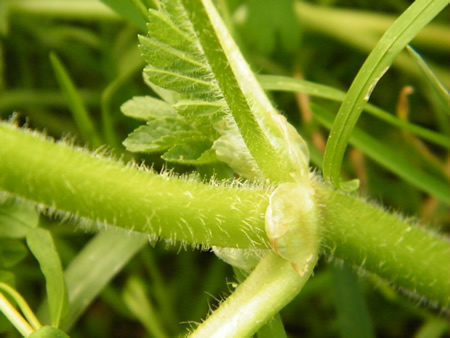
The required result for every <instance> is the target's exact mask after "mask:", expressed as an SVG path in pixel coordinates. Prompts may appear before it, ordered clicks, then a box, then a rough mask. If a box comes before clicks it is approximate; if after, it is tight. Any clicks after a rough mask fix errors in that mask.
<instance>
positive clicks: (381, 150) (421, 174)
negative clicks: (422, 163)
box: [311, 104, 450, 205]
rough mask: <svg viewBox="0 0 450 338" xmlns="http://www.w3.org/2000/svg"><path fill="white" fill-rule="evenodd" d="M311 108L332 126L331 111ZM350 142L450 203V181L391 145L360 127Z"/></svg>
mask: <svg viewBox="0 0 450 338" xmlns="http://www.w3.org/2000/svg"><path fill="white" fill-rule="evenodd" d="M311 109H312V111H313V114H314V117H315V118H316V119H317V121H319V123H320V124H322V125H324V126H325V127H327V128H331V125H332V123H333V122H332V121H333V115H332V114H331V113H329V112H328V111H326V110H324V109H323V108H321V107H319V106H317V105H315V104H312V105H311ZM350 143H351V144H353V145H354V146H356V147H357V148H358V149H360V150H361V151H362V152H364V153H365V154H366V155H367V156H369V157H370V158H371V159H373V160H374V161H375V162H377V163H378V164H380V165H381V166H383V167H385V168H386V169H388V170H390V171H392V172H393V173H395V174H396V175H398V176H399V177H401V178H403V179H404V180H405V181H407V182H409V183H410V184H412V185H414V186H415V187H417V188H419V189H421V190H422V191H425V192H427V193H429V194H430V195H433V196H435V197H436V198H438V199H439V200H440V201H442V202H444V203H446V204H447V205H450V195H449V193H448V182H446V181H443V180H441V179H439V178H435V177H434V176H433V175H430V174H428V173H427V172H425V171H422V170H420V169H418V168H417V167H416V166H415V165H414V164H412V163H409V162H408V161H407V160H406V159H405V158H404V157H403V156H402V155H401V154H399V153H398V152H396V151H395V150H393V149H392V147H391V146H390V145H388V144H384V143H382V142H380V141H378V140H377V139H376V138H374V137H372V136H370V135H368V134H366V133H365V132H364V131H362V130H360V129H358V128H355V129H354V131H353V133H352V135H351V137H350Z"/></svg>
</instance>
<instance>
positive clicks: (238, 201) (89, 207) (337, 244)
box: [0, 123, 450, 307]
mask: <svg viewBox="0 0 450 338" xmlns="http://www.w3.org/2000/svg"><path fill="white" fill-rule="evenodd" d="M0 159H1V161H0V189H1V190H4V191H8V192H10V193H12V194H15V195H18V196H21V197H23V198H27V199H30V200H33V201H35V202H37V203H43V204H44V205H46V206H52V207H54V208H56V209H57V210H62V211H65V212H70V213H72V214H75V215H77V216H83V217H86V218H89V219H92V220H97V221H102V222H105V223H108V224H113V225H117V226H121V227H124V228H126V229H129V230H133V231H138V232H146V233H148V234H150V235H151V236H161V237H162V238H165V239H171V240H179V241H184V242H188V243H193V244H205V245H216V246H220V247H240V248H251V247H264V248H268V247H269V245H268V240H267V237H266V235H265V232H264V227H265V223H264V214H265V211H266V208H267V206H268V199H267V194H268V193H269V192H267V191H266V190H262V189H256V188H255V189H253V190H252V189H236V188H231V187H220V186H211V185H206V184H202V183H196V182H187V181H183V180H180V179H176V178H169V177H167V176H158V175H155V174H152V173H150V172H144V171H140V170H137V169H134V168H130V167H126V166H124V165H122V164H119V163H116V162H114V161H112V160H108V159H104V158H99V157H98V156H97V157H95V156H93V155H90V154H88V153H86V152H82V151H77V150H74V149H71V148H70V147H68V146H66V145H63V144H54V143H52V142H49V141H48V140H45V139H43V138H42V137H37V136H36V135H32V134H31V133H29V132H26V131H24V130H19V129H17V128H15V127H12V126H11V125H8V124H5V123H3V124H0ZM313 187H314V189H315V191H316V199H317V201H318V205H319V207H320V209H321V210H320V212H321V217H322V228H323V235H324V240H323V244H322V246H323V247H324V248H325V252H326V254H327V255H329V256H332V257H335V258H341V259H344V260H346V261H348V262H349V263H350V264H353V265H354V266H356V267H358V268H361V269H365V270H367V271H370V272H373V273H376V274H378V275H379V276H380V277H382V278H384V279H385V280H387V281H389V282H392V283H395V284H396V285H397V286H399V287H400V288H402V289H404V290H406V291H408V292H409V293H413V294H416V295H418V296H422V298H421V300H425V299H428V300H429V301H430V302H431V303H432V304H439V305H441V306H444V307H446V306H448V304H449V295H450V290H449V288H450V285H449V284H448V282H447V281H448V276H449V273H450V272H449V269H450V267H449V265H448V262H447V259H448V257H449V256H450V244H449V240H448V238H444V237H442V236H439V235H438V234H436V233H432V232H430V231H428V230H426V229H425V228H423V227H420V226H418V225H416V224H411V222H408V221H406V220H405V219H402V218H401V217H399V216H397V215H393V214H390V213H388V212H387V211H385V210H383V209H382V208H379V207H376V206H373V205H371V204H369V203H368V202H366V201H363V200H361V199H358V198H356V197H354V196H350V195H346V194H344V193H342V192H338V191H335V190H333V189H332V188H330V187H329V186H328V185H327V184H324V183H322V182H313ZM188 225H189V226H188Z"/></svg>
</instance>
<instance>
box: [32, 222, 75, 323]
mask: <svg viewBox="0 0 450 338" xmlns="http://www.w3.org/2000/svg"><path fill="white" fill-rule="evenodd" d="M27 244H28V247H29V248H30V250H31V252H32V253H33V255H34V257H36V259H37V260H38V262H39V265H40V267H41V271H42V273H43V274H44V276H45V281H46V289H47V298H48V302H49V309H50V317H51V321H52V326H54V327H58V326H59V323H60V320H61V318H62V317H63V316H64V314H65V312H66V310H67V302H68V299H67V291H66V284H65V281H64V274H63V270H62V266H61V261H60V259H59V255H58V251H57V250H56V248H55V244H54V242H53V238H52V236H51V234H50V232H49V231H48V230H44V229H40V228H36V229H33V230H32V231H30V232H29V233H28V235H27Z"/></svg>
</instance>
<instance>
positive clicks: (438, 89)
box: [407, 46, 450, 115]
mask: <svg viewBox="0 0 450 338" xmlns="http://www.w3.org/2000/svg"><path fill="white" fill-rule="evenodd" d="M407 48H408V52H409V53H410V54H411V56H412V58H413V60H414V61H415V62H416V63H417V65H418V66H419V68H420V70H421V71H422V74H423V77H424V78H425V80H426V81H427V82H428V84H429V85H430V87H431V89H432V90H433V92H434V94H435V95H436V97H437V98H438V100H439V102H440V104H441V108H442V110H444V111H445V112H446V113H447V114H449V115H450V105H449V95H448V89H447V88H445V86H444V84H443V83H442V82H441V81H439V79H438V78H437V76H436V74H434V72H433V71H432V70H431V68H430V67H429V66H428V65H427V63H426V62H425V60H424V59H423V58H422V57H421V56H420V54H419V53H417V52H416V51H415V50H414V48H412V47H411V46H407Z"/></svg>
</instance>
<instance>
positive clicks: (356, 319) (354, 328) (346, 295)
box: [331, 264, 375, 338]
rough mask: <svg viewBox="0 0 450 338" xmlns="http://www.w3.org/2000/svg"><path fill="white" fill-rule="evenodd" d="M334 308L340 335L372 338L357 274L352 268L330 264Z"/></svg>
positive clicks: (372, 332) (369, 320) (370, 323)
mask: <svg viewBox="0 0 450 338" xmlns="http://www.w3.org/2000/svg"><path fill="white" fill-rule="evenodd" d="M331 270H332V274H333V282H334V283H333V284H334V288H335V298H336V308H337V312H338V321H339V327H340V331H341V332H340V336H341V337H366V338H372V337H373V338H374V337H375V334H374V330H373V326H372V322H371V319H370V315H369V310H368V309H367V304H366V301H365V299H364V295H363V293H362V292H361V287H360V286H359V283H358V276H357V275H356V274H355V272H354V271H353V270H352V268H351V267H350V266H349V265H347V264H343V265H342V267H338V266H332V267H331Z"/></svg>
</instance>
